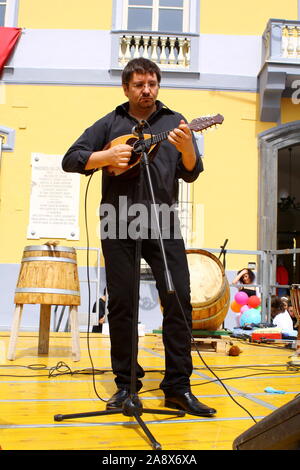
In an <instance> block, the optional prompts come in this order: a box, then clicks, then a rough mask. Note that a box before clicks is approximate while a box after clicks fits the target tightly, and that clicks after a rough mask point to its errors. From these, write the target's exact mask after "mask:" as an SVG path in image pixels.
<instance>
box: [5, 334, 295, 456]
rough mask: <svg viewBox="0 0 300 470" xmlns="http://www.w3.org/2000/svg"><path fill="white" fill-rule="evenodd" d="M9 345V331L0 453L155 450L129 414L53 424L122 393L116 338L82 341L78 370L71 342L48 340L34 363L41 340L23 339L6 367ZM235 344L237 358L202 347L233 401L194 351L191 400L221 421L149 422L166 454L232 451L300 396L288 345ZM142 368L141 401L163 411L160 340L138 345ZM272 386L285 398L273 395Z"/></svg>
mask: <svg viewBox="0 0 300 470" xmlns="http://www.w3.org/2000/svg"><path fill="white" fill-rule="evenodd" d="M8 341H9V332H3V333H0V429H1V432H0V436H1V437H0V447H1V448H2V449H3V450H106V451H107V450H110V451H115V450H151V445H150V443H149V440H148V438H147V437H146V435H145V433H144V432H143V430H142V429H141V427H140V425H139V424H138V423H137V422H136V420H135V418H132V417H126V416H124V415H123V414H120V415H108V416H101V417H88V418H87V417H85V418H80V419H68V420H63V421H61V422H56V421H55V420H54V416H55V415H57V414H68V413H82V412H89V411H100V410H105V401H106V400H107V399H108V398H109V397H110V396H111V395H112V394H113V393H114V392H115V384H114V376H113V374H112V372H111V370H110V367H111V365H110V353H109V344H110V341H109V337H107V336H103V335H102V334H95V333H94V334H90V335H89V340H88V339H87V335H86V334H83V333H81V337H80V347H81V360H80V361H79V362H73V361H72V356H71V338H70V334H69V333H51V337H50V350H49V354H48V355H43V356H38V355H37V346H38V344H37V343H38V335H37V333H29V332H27V333H25V332H22V333H20V335H19V339H18V343H17V356H16V360H15V361H8V360H7V359H6V352H7V347H8ZM231 341H232V340H231ZM233 342H234V344H237V345H238V346H239V348H240V350H241V351H242V352H241V354H240V355H239V356H229V355H228V354H227V353H226V352H225V351H223V352H213V351H210V350H201V348H200V353H201V355H202V357H203V358H204V360H205V361H206V363H207V364H208V366H209V367H210V368H211V369H212V371H213V372H214V373H215V374H216V375H217V376H218V377H219V378H220V379H222V380H223V383H224V384H225V385H226V387H227V389H228V391H229V392H230V394H231V395H232V398H231V397H230V396H229V394H228V393H227V391H226V390H225V389H224V388H223V386H222V385H221V384H220V382H218V381H217V380H216V378H215V377H214V375H213V374H212V372H211V371H210V370H208V368H207V367H205V365H204V364H203V362H202V360H201V358H200V357H199V355H198V353H197V351H194V352H193V360H194V372H193V375H192V378H191V383H192V391H193V393H194V394H195V395H196V396H197V397H198V399H199V400H200V401H202V402H204V403H206V404H207V405H209V406H212V407H214V408H216V409H217V414H216V416H215V417H213V418H198V417H196V416H191V415H188V414H186V415H185V416H184V417H170V416H167V415H166V416H165V415H158V414H157V415H153V414H147V413H143V415H142V419H143V421H144V422H145V423H146V425H147V426H148V428H149V430H150V431H151V433H152V434H153V435H154V436H155V438H156V439H157V441H158V442H159V443H160V444H161V446H162V449H163V450H166V451H167V450H177V451H179V450H189V451H190V450H230V449H232V443H233V441H234V439H235V438H236V437H237V436H239V435H240V434H241V433H243V432H244V431H245V430H247V429H249V428H250V427H251V426H252V425H254V424H255V422H254V420H255V421H257V422H258V421H260V420H261V419H262V418H263V417H265V416H267V415H269V414H270V413H271V412H272V411H274V410H275V409H277V408H278V407H281V406H283V405H284V404H286V403H288V402H289V401H291V400H292V399H293V398H294V397H295V396H296V395H297V394H299V393H300V371H298V370H297V367H296V369H295V368H294V369H290V368H289V367H287V364H288V362H289V361H290V359H291V356H292V355H293V353H294V351H293V350H291V349H288V348H287V347H286V345H285V344H283V343H276V344H272V345H270V344H268V345H258V344H253V343H249V342H242V341H239V340H234V341H233ZM89 351H90V354H91V357H92V360H93V366H94V370H95V375H94V379H93V376H92V374H91V368H92V364H91V361H90V356H89ZM139 362H140V364H141V365H142V366H143V367H144V369H145V371H146V376H145V378H144V380H143V383H144V387H143V389H142V390H141V392H140V394H139V396H140V398H141V400H142V403H143V407H144V409H146V408H152V409H153V408H154V409H157V408H159V409H161V408H162V409H163V408H164V407H163V395H162V392H161V391H160V389H159V383H160V380H161V379H162V375H163V372H164V351H163V348H162V343H161V337H160V335H155V334H151V335H146V336H144V337H140V338H139ZM268 386H269V387H273V388H274V389H276V390H281V391H284V392H285V393H282V394H279V393H266V392H265V388H266V387H268ZM233 398H234V400H236V401H237V402H238V403H239V404H240V405H242V406H243V407H244V409H243V408H241V407H240V406H239V405H238V404H237V403H236V402H235V401H233ZM251 416H252V417H253V418H254V419H253V418H252V417H251Z"/></svg>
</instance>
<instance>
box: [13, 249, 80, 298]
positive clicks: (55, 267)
mask: <svg viewBox="0 0 300 470" xmlns="http://www.w3.org/2000/svg"><path fill="white" fill-rule="evenodd" d="M15 304H44V305H69V306H70V305H80V287H79V278H78V270H77V259H76V251H75V249H74V248H71V247H64V246H55V247H54V246H48V245H41V246H27V247H25V248H24V252H23V258H22V263H21V267H20V273H19V279H18V283H17V287H16V290H15Z"/></svg>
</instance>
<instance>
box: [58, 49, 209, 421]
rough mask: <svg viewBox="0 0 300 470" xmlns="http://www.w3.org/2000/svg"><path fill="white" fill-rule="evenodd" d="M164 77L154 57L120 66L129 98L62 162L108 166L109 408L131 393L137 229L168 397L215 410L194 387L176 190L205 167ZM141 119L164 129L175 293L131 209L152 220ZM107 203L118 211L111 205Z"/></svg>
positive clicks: (159, 161)
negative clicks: (157, 317) (140, 145)
mask: <svg viewBox="0 0 300 470" xmlns="http://www.w3.org/2000/svg"><path fill="white" fill-rule="evenodd" d="M160 81H161V72H160V69H159V68H158V66H157V65H156V64H155V63H153V62H151V61H150V60H148V59H144V58H139V59H133V60H131V61H130V62H129V63H128V64H127V65H126V67H125V68H124V70H123V73H122V86H123V90H124V94H125V95H126V97H127V98H128V101H127V102H126V103H124V104H122V105H119V106H117V108H116V109H115V110H113V111H112V112H111V113H109V114H107V115H106V116H104V117H103V118H101V119H99V120H98V121H97V122H95V123H94V124H93V125H92V126H91V127H89V128H88V129H86V130H85V132H84V133H83V134H82V135H81V136H80V137H79V139H78V140H77V141H76V142H75V143H74V144H73V145H72V146H71V147H70V149H69V150H68V151H67V153H66V155H65V156H64V159H63V169H64V170H65V171H71V172H78V173H82V174H85V175H89V174H91V173H92V172H93V171H95V170H97V169H99V168H101V169H102V170H103V172H102V200H101V206H100V216H101V218H102V227H101V233H102V236H101V244H102V250H103V255H104V259H105V269H106V282H107V290H108V312H109V314H108V321H109V329H110V340H111V363H112V368H113V372H114V374H115V376H116V378H115V382H116V385H117V391H116V393H115V394H114V395H113V396H112V397H111V398H110V399H109V400H108V402H107V406H106V407H107V409H117V408H122V405H123V403H124V401H125V400H126V399H127V398H128V397H129V395H130V384H131V340H132V308H133V299H134V273H135V244H136V238H137V236H138V237H140V238H142V242H141V243H142V247H141V251H142V257H143V258H144V259H145V261H146V262H147V263H148V264H149V265H150V267H151V269H152V272H153V275H154V277H155V280H156V286H157V289H158V292H159V297H160V302H161V305H162V308H163V342H164V348H165V374H164V378H163V380H162V382H161V384H160V388H161V389H162V391H163V393H164V395H165V403H164V404H165V406H166V407H169V408H176V409H181V410H185V411H186V412H188V413H191V414H194V415H197V416H213V415H214V414H215V413H216V410H215V409H213V408H210V407H208V406H206V405H205V404H203V403H201V402H199V401H198V400H197V398H196V397H195V396H194V395H193V394H192V393H191V388H190V376H191V374H192V371H193V364H192V357H191V328H192V318H191V317H192V306H191V303H190V279H189V271H188V264H187V259H186V253H185V246H184V242H183V240H182V237H181V236H180V235H179V236H178V230H177V229H176V228H178V224H177V221H176V220H175V219H176V218H177V217H178V216H177V213H174V210H173V208H174V204H176V202H177V197H178V179H179V178H182V179H183V180H184V181H186V182H193V181H195V180H196V178H197V177H198V176H199V174H200V172H201V171H203V166H202V160H201V158H200V154H199V151H198V148H197V146H196V145H195V140H194V136H193V134H192V132H191V128H190V127H191V126H190V125H188V124H187V123H186V121H185V119H184V118H183V116H182V115H181V114H179V113H177V112H175V111H172V110H171V109H169V108H168V107H167V106H165V105H164V104H163V103H162V102H160V101H159V100H157V96H158V92H159V87H160ZM142 121H144V123H143V124H144V126H147V128H146V127H145V131H147V132H149V135H150V137H151V139H152V137H153V136H157V135H163V137H159V138H158V139H157V140H155V139H154V138H153V140H151V143H152V142H158V143H157V145H154V146H153V150H152V146H151V151H150V152H149V160H150V164H149V171H150V175H151V181H152V185H153V191H154V195H155V200H156V204H157V205H158V206H164V207H167V208H170V217H169V218H168V217H163V218H161V220H160V223H161V227H160V229H161V233H162V238H163V241H164V248H165V252H166V258H167V263H168V268H169V271H170V274H171V277H172V281H173V285H174V289H175V294H173V293H172V294H170V293H168V291H167V286H166V282H165V272H164V264H163V259H162V256H161V252H160V246H159V243H158V239H157V235H156V236H153V233H154V232H155V231H153V227H152V222H151V221H150V223H149V224H147V223H145V221H141V220H139V219H138V218H134V211H133V210H132V208H133V207H134V205H136V204H139V205H141V204H142V205H143V207H145V208H147V209H148V213H149V218H150V219H151V217H150V214H151V213H152V212H151V202H150V200H149V191H148V188H147V184H146V181H145V182H144V184H143V187H142V188H141V190H140V189H139V183H140V181H141V180H140V178H139V171H137V169H138V170H139V168H140V164H139V163H138V164H135V166H134V167H131V159H132V150H133V143H134V142H136V141H137V140H138V138H137V137H135V136H134V135H132V134H133V132H134V130H135V129H136V126H139V124H140V123H141V122H142ZM206 127H208V126H206ZM196 130H197V129H196ZM151 152H152V153H153V156H152V157H151ZM133 170H134V172H133ZM120 201H121V203H120ZM125 206H126V209H125ZM109 207H111V208H112V209H113V210H112V211H109V210H108V209H107V208H109ZM103 208H105V211H106V213H105V214H104V209H103ZM104 215H106V217H104ZM104 221H105V224H104ZM133 222H135V223H136V222H139V223H136V224H135V225H134V226H135V227H136V233H133V230H129V228H132V223H133ZM130 224H131V227H130ZM104 225H105V227H104ZM111 228H113V229H111ZM105 229H108V232H107V231H106V232H105ZM107 233H109V236H107ZM124 233H125V234H126V236H124ZM177 297H178V298H177ZM178 301H179V302H180V304H181V308H180V305H179V302H178ZM136 370H137V377H136V390H137V391H139V390H140V389H141V388H142V381H141V379H142V378H143V377H144V371H143V369H142V367H141V366H140V365H139V364H137V369H136Z"/></svg>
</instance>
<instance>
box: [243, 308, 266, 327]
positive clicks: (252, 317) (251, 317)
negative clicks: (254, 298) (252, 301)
mask: <svg viewBox="0 0 300 470" xmlns="http://www.w3.org/2000/svg"><path fill="white" fill-rule="evenodd" d="M260 322H261V315H260V312H259V311H258V310H256V308H249V310H247V311H246V312H245V313H243V314H242V315H241V318H240V326H244V325H246V324H252V323H253V324H254V325H257V324H259V323H260Z"/></svg>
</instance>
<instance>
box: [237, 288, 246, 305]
mask: <svg viewBox="0 0 300 470" xmlns="http://www.w3.org/2000/svg"><path fill="white" fill-rule="evenodd" d="M248 299H249V297H248V295H247V294H246V292H242V291H241V292H237V293H236V294H235V296H234V300H235V301H236V303H237V304H240V305H246V303H247V302H248Z"/></svg>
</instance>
